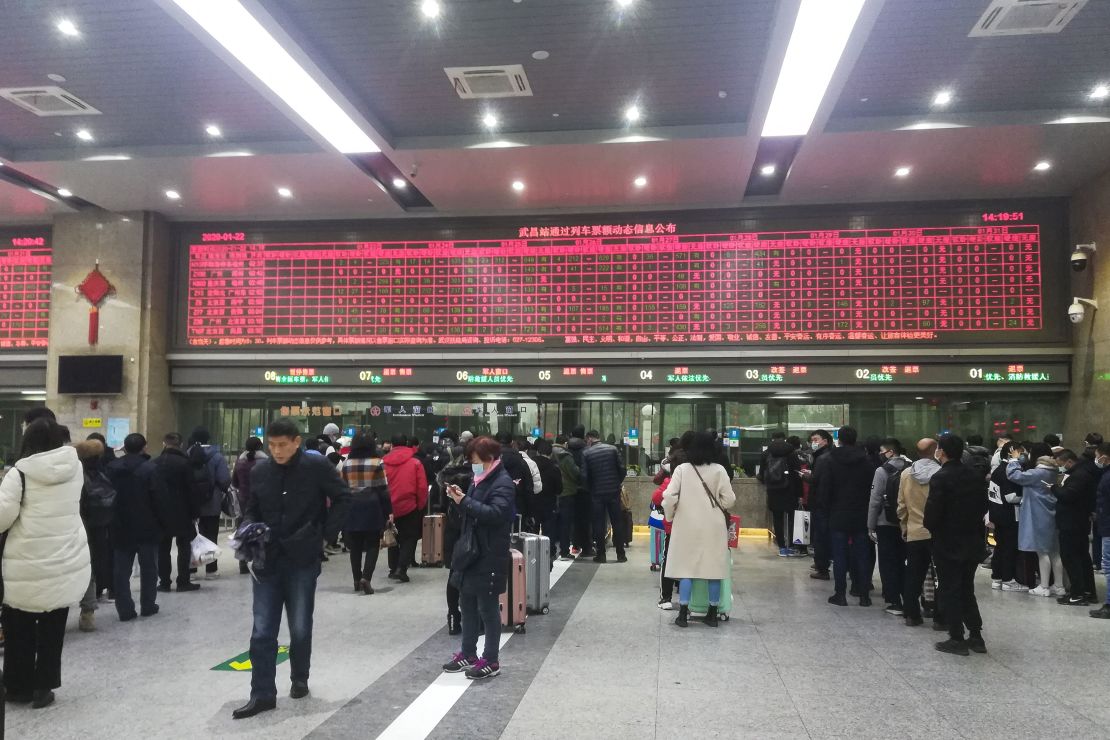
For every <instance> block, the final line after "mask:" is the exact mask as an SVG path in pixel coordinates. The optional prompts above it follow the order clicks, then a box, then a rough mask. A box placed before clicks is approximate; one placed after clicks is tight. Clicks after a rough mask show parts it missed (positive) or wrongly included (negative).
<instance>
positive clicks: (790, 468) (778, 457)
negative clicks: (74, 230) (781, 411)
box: [755, 432, 802, 558]
mask: <svg viewBox="0 0 1110 740" xmlns="http://www.w3.org/2000/svg"><path fill="white" fill-rule="evenodd" d="M800 467H801V466H800V465H799V463H798V455H797V454H796V453H795V451H794V448H793V447H792V446H791V445H790V444H789V443H788V442H787V441H786V435H785V434H784V433H782V432H772V434H771V444H770V445H768V446H767V449H766V450H764V451H763V454H762V455H760V458H759V472H758V473H757V474H756V476H755V477H756V479H757V480H758V481H759V482H760V483H762V484H763V487H764V488H765V489H766V491H767V508H768V509H770V510H771V521H772V522H773V526H772V527H771V529H772V530H774V533H775V544H777V545H778V546H779V557H780V558H789V557H794V556H795V555H797V553H796V552H795V550H794V548H793V547H792V545H793V538H794V511H795V510H796V509H797V508H798V503H799V502H800V501H801V498H802V479H801V477H800V476H799V475H798V471H799V468H800Z"/></svg>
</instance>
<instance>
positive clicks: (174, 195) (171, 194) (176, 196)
mask: <svg viewBox="0 0 1110 740" xmlns="http://www.w3.org/2000/svg"><path fill="white" fill-rule="evenodd" d="M166 197H167V198H169V199H170V200H181V193H179V192H177V191H176V190H167V191H166Z"/></svg>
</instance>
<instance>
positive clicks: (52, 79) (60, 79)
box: [46, 74, 66, 82]
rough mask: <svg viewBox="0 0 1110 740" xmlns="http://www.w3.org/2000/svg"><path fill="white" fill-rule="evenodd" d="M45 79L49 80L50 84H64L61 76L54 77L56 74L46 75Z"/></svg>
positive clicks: (64, 79) (63, 78)
mask: <svg viewBox="0 0 1110 740" xmlns="http://www.w3.org/2000/svg"><path fill="white" fill-rule="evenodd" d="M46 79H48V80H50V81H51V82H65V81H66V78H65V77H62V76H61V75H56V74H48V75H47V76H46Z"/></svg>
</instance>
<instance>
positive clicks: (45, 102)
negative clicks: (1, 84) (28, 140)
mask: <svg viewBox="0 0 1110 740" xmlns="http://www.w3.org/2000/svg"><path fill="white" fill-rule="evenodd" d="M0 98H3V99H4V100H7V101H9V102H11V103H14V104H15V105H18V106H19V107H20V108H22V109H23V110H25V111H28V112H30V113H34V114H35V115H36V116H42V117H50V116H99V115H100V111H98V110H97V109H96V108H94V107H92V106H91V105H89V104H88V103H86V102H85V101H84V100H81V98H79V97H77V96H76V95H74V94H73V93H71V92H67V91H65V90H63V89H62V88H60V87H53V86H44V87H6V88H0Z"/></svg>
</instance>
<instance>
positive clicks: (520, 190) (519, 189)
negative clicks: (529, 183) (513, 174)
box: [513, 180, 524, 193]
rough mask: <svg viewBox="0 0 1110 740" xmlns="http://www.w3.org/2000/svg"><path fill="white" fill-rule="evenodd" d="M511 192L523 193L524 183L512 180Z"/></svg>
mask: <svg viewBox="0 0 1110 740" xmlns="http://www.w3.org/2000/svg"><path fill="white" fill-rule="evenodd" d="M513 190H515V191H517V192H518V193H523V192H524V182H523V181H521V180H513Z"/></svg>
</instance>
